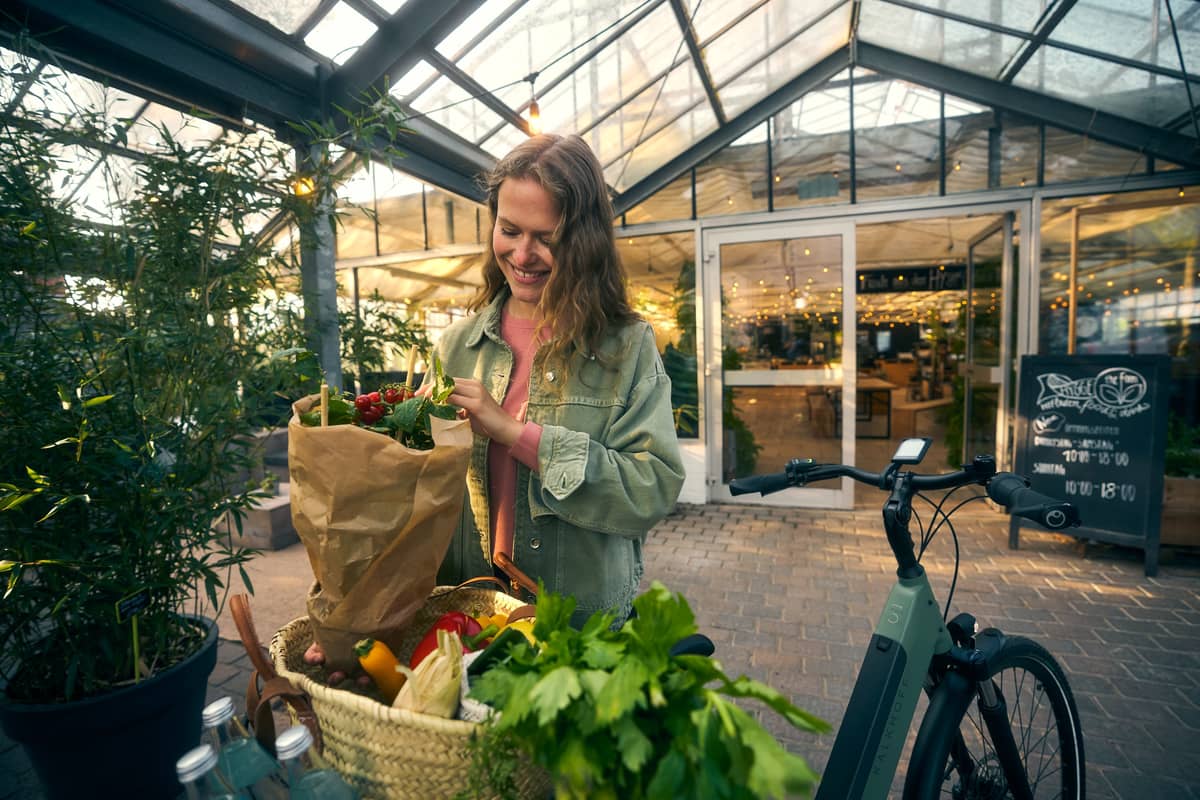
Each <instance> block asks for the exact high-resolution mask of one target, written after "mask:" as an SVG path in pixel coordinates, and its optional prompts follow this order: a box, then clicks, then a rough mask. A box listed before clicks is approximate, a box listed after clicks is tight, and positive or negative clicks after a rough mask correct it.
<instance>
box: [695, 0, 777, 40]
mask: <svg viewBox="0 0 1200 800" xmlns="http://www.w3.org/2000/svg"><path fill="white" fill-rule="evenodd" d="M770 4H771V0H721V2H714V0H688V3H687V10H688V17H689V18H690V19H691V20H692V29H693V30H694V31H696V39H697V40H698V41H700V42H707V41H708V40H709V39H711V38H712V37H713V36H715V35H716V34H717V32H718V31H720V30H721V28H723V27H725V26H726V25H728V24H730V23H731V22H733V21H734V20H735V19H737V18H738V17H739V16H741V15H742V14H745V13H747V12H748V11H750V10H751V9H754V8H756V7H758V8H761V7H762V6H764V5H770ZM776 5H782V4H781V3H776Z"/></svg>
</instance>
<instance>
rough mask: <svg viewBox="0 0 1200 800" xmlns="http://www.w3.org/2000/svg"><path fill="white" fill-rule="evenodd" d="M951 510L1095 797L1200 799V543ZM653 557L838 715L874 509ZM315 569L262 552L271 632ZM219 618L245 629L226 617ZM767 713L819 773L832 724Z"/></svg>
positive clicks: (975, 588) (766, 670)
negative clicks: (1067, 695)
mask: <svg viewBox="0 0 1200 800" xmlns="http://www.w3.org/2000/svg"><path fill="white" fill-rule="evenodd" d="M955 521H956V523H957V525H956V527H957V532H958V539H959V545H960V550H961V557H962V566H961V569H960V574H959V580H958V586H957V589H956V591H955V594H954V603H953V605H954V610H955V611H959V610H970V611H971V612H972V613H974V614H975V615H976V616H977V617H978V618H979V621H980V624H981V626H987V625H992V626H996V627H999V628H1001V629H1003V630H1005V631H1006V632H1008V633H1019V634H1024V635H1027V636H1030V637H1033V638H1036V639H1037V640H1039V641H1040V642H1042V643H1043V644H1044V645H1046V646H1047V647H1048V649H1049V650H1050V651H1051V652H1053V653H1054V654H1056V655H1057V656H1058V657H1059V659H1060V660H1061V662H1062V663H1063V665H1064V666H1065V668H1066V670H1067V674H1068V677H1069V680H1070V681H1071V684H1072V686H1073V688H1074V690H1075V694H1076V698H1077V700H1078V703H1079V709H1080V715H1081V717H1082V722H1083V730H1084V737H1085V743H1086V750H1087V763H1088V774H1087V781H1088V795H1089V797H1091V798H1096V799H1100V798H1154V799H1155V800H1174V799H1175V798H1179V799H1180V800H1198V799H1200V557H1198V556H1197V555H1196V554H1195V553H1192V552H1189V553H1184V552H1178V551H1176V552H1172V551H1164V552H1163V559H1162V565H1161V569H1160V571H1159V574H1158V576H1157V577H1154V578H1147V577H1145V576H1144V575H1143V572H1142V562H1141V554H1140V552H1137V551H1130V550H1122V549H1117V548H1110V547H1104V546H1099V545H1089V546H1086V547H1085V546H1083V545H1082V543H1080V542H1078V541H1076V540H1074V539H1070V538H1068V537H1063V536H1057V535H1051V534H1037V533H1032V532H1029V531H1025V532H1023V534H1022V547H1021V549H1020V550H1016V551H1012V550H1009V549H1008V546H1007V541H1008V540H1007V521H1006V518H1005V517H1003V516H1002V515H999V514H996V513H993V512H990V511H987V510H986V509H979V510H972V508H971V507H968V508H964V509H963V511H962V512H960V515H959V516H956V517H955ZM646 557H647V564H646V567H647V568H646V577H647V580H650V579H658V580H661V581H662V582H664V583H665V584H666V585H667V586H668V587H669V588H671V589H674V590H676V591H679V592H682V593H683V594H684V595H685V596H686V597H687V598H688V599H689V601H690V603H691V605H692V607H693V610H694V611H695V612H696V615H697V618H698V620H699V622H700V625H701V627H702V629H703V630H704V631H706V632H707V633H708V634H709V635H710V636H711V637H712V639H713V640H714V641H716V643H717V657H718V658H719V659H720V661H721V663H722V665H723V666H724V668H725V670H726V672H727V673H729V674H730V675H738V674H746V675H749V676H751V677H754V678H757V679H759V680H762V681H765V682H766V683H768V684H770V685H771V686H774V687H775V688H777V689H779V690H780V691H782V692H783V693H784V694H785V695H787V696H789V697H790V698H791V699H792V700H793V701H794V702H796V703H797V704H798V705H800V706H801V707H803V708H806V709H808V710H809V711H812V712H814V713H817V714H819V715H821V716H823V717H824V718H825V719H827V720H829V721H830V722H831V723H833V724H834V726H835V728H836V726H837V724H838V723H840V721H841V717H842V711H843V708H844V705H845V703H846V700H847V698H848V697H849V694H850V690H851V688H852V686H853V682H854V679H855V676H856V673H857V669H858V666H857V665H858V663H859V661H860V659H861V657H862V653H863V651H864V649H865V646H866V643H867V641H868V639H869V637H870V634H871V631H872V629H873V627H874V624H875V622H876V620H877V618H878V615H879V610H880V608H881V607H882V605H883V601H884V598H885V597H886V594H887V591H888V589H889V588H890V585H891V582H892V580H893V575H894V564H893V563H892V562H891V556H890V554H889V552H888V550H887V546H886V543H885V541H884V540H883V537H882V534H881V533H880V532H879V512H878V511H877V510H867V509H863V510H857V511H852V512H847V511H811V510H795V509H786V510H785V509H777V508H766V507H761V506H735V505H720V504H710V505H704V506H681V507H680V508H679V509H678V510H677V511H676V512H675V513H674V514H673V515H671V516H670V517H668V518H667V519H666V520H664V521H663V522H662V523H660V524H659V525H658V526H657V527H656V528H655V529H654V531H653V532H652V533H651V535H650V537H649V541H648V543H647V546H646ZM952 560H953V546H952V543H951V541H950V539H949V537H948V536H946V535H944V534H943V535H941V536H939V538H938V539H937V540H935V542H934V543H933V545H932V547H931V549H930V552H929V553H927V554H926V556H925V559H924V561H923V563H924V564H925V565H926V568H927V569H928V571H929V573H930V576H931V580H932V581H933V584H934V589H935V592H937V593H938V595H939V596H940V598H941V599H943V600H944V596H945V593H946V589H947V587H948V585H949V579H950V575H951V569H950V568H951V566H952ZM307 569H308V565H307V562H306V560H305V558H304V554H303V549H302V548H301V547H300V546H299V545H294V546H293V547H292V548H289V549H288V550H285V551H279V552H277V553H270V554H267V555H265V556H263V557H262V558H260V559H259V560H258V561H257V562H256V563H255V564H254V565H253V568H252V571H251V574H252V579H253V580H254V583H255V589H256V592H255V598H254V600H253V601H252V602H253V605H254V609H255V617H256V621H257V623H258V627H259V631H260V633H262V634H263V635H264V637H266V636H269V633H270V632H271V631H272V630H274V628H275V627H278V626H279V625H281V624H283V622H286V621H287V620H289V619H291V618H292V617H295V616H299V615H300V614H301V613H303V609H304V600H303V598H304V588H305V587H306V586H307V582H308V580H309V577H310V573H309V572H307ZM221 630H222V636H223V637H229V639H232V638H233V637H234V636H235V633H234V629H233V626H232V625H231V624H225V623H224V622H222V624H221ZM229 639H226V640H223V641H222V642H221V647H220V651H219V655H218V664H217V667H216V670H215V671H214V672H213V674H212V677H211V679H210V681H209V696H210V699H213V698H216V697H217V696H220V695H222V694H228V695H230V696H232V697H233V698H234V699H235V701H236V702H238V703H239V705H240V704H241V702H242V693H243V691H244V689H245V685H246V681H247V679H248V676H249V664H248V660H247V657H246V655H245V652H244V651H243V650H242V648H241V645H240V643H239V642H237V641H236V640H229ZM761 718H762V719H763V722H764V724H766V725H767V726H768V728H769V729H770V730H771V731H772V732H773V733H775V734H776V736H778V737H779V738H780V740H781V741H783V742H784V743H785V744H786V745H787V746H788V748H789V749H791V750H792V751H793V752H796V753H798V754H800V755H802V756H804V757H805V758H806V759H808V761H809V762H810V764H811V765H812V766H813V767H814V768H815V769H817V770H818V771H820V770H821V769H823V767H824V766H825V761H826V759H827V757H828V753H829V749H830V747H831V746H832V743H833V735H832V734H830V735H826V736H822V737H815V736H811V735H808V734H798V733H796V732H794V731H791V730H790V729H786V725H781V724H780V723H779V722H778V720H776V719H774V718H773V717H772V716H771V715H769V714H766V715H762V716H761ZM910 740H911V737H910ZM903 768H904V761H903V760H902V761H901V776H898V779H897V785H899V783H900V781H901V778H902V773H903ZM15 798H22V799H23V800H24V799H25V798H28V799H29V800H40V798H41V794H40V792H39V791H38V789H37V786H36V783H35V781H34V779H33V776H32V774H31V773H30V770H29V767H28V763H27V762H26V761H25V759H24V756H23V754H22V752H21V750H20V748H19V747H16V746H14V745H13V744H12V743H11V742H9V741H7V740H5V739H3V738H0V800H15Z"/></svg>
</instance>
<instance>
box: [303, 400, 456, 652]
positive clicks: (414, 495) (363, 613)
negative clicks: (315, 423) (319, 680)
mask: <svg viewBox="0 0 1200 800" xmlns="http://www.w3.org/2000/svg"><path fill="white" fill-rule="evenodd" d="M319 399H320V398H319V396H318V395H311V396H309V397H305V398H302V399H300V400H297V401H296V402H295V403H294V404H293V405H292V418H291V420H290V421H289V423H288V471H289V472H290V475H291V505H292V523H293V524H294V525H295V528H296V533H297V534H298V535H299V537H300V541H301V542H303V543H304V547H305V549H306V550H307V551H308V560H309V564H310V565H311V566H312V571H313V577H314V578H315V582H314V584H313V586H312V588H311V589H310V591H309V595H308V602H307V605H308V615H309V618H310V621H311V623H312V628H313V633H314V636H315V637H316V640H317V642H318V643H319V644H320V645H321V647H322V649H323V650H324V651H325V663H326V666H327V668H328V669H329V670H330V671H333V670H347V671H348V670H350V669H351V668H352V667H355V666H357V663H358V662H357V659H356V657H355V655H354V644H355V642H357V641H358V640H359V639H362V638H364V637H367V636H370V637H373V638H375V639H380V640H382V641H383V642H385V643H386V644H388V645H389V646H390V647H392V648H393V649H394V648H395V647H396V646H397V643H398V642H399V640H400V639H401V638H402V635H403V630H404V628H405V626H406V625H407V624H408V623H409V622H410V621H411V620H412V618H413V616H414V615H415V614H416V613H417V610H418V609H419V608H420V607H421V605H422V604H423V603H424V602H425V600H426V599H427V598H428V597H429V594H430V592H431V591H432V590H433V588H434V585H435V584H436V579H437V571H438V568H439V567H440V566H441V563H442V560H443V559H444V558H445V556H446V550H447V549H448V548H449V546H450V540H451V539H452V538H453V537H454V531H455V529H456V527H457V525H458V521H459V518H460V515H461V513H462V506H463V495H464V493H465V491H466V474H467V462H468V461H469V459H470V455H471V441H472V433H471V426H470V423H469V422H468V421H467V420H444V419H439V418H437V417H434V418H431V420H430V424H431V431H432V434H433V441H434V447H433V449H432V450H412V449H410V448H407V447H405V446H404V445H402V444H400V443H399V442H397V441H396V440H394V439H392V438H391V437H389V436H385V435H383V434H380V433H376V432H374V431H369V430H365V429H363V428H359V427H357V426H355V425H331V426H327V427H306V426H304V425H301V424H300V417H299V415H300V414H301V413H302V412H305V411H308V410H310V409H312V408H313V407H314V406H315V405H316V404H317V403H318V402H319Z"/></svg>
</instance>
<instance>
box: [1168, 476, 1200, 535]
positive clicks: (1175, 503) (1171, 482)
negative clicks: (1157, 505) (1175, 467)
mask: <svg viewBox="0 0 1200 800" xmlns="http://www.w3.org/2000/svg"><path fill="white" fill-rule="evenodd" d="M1159 542H1160V544H1163V545H1171V546H1174V547H1181V546H1182V547H1200V478H1171V477H1168V478H1165V479H1164V481H1163V510H1162V529H1161V534H1160V536H1159Z"/></svg>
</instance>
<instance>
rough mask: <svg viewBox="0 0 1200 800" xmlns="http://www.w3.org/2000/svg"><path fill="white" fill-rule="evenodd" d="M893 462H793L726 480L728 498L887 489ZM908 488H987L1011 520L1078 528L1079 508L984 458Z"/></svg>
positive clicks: (916, 479) (917, 478) (915, 479)
mask: <svg viewBox="0 0 1200 800" xmlns="http://www.w3.org/2000/svg"><path fill="white" fill-rule="evenodd" d="M898 466H899V465H896V464H893V465H891V466H890V467H888V469H886V470H884V471H883V472H868V471H867V470H864V469H859V468H858V467H851V466H847V465H845V464H817V463H816V462H815V461H813V460H812V459H799V458H793V459H792V460H791V461H789V462H788V463H787V467H786V468H785V469H784V471H783V472H776V473H771V474H768V475H754V476H750V477H747V478H735V479H734V480H732V481H730V482H729V492H730V494H734V495H739V494H749V493H751V492H759V493H760V494H763V495H767V494H771V493H772V492H778V491H781V490H783V489H787V488H789V487H792V486H805V485H807V484H809V483H812V482H813V481H824V480H830V479H832V478H842V477H847V478H853V479H854V480H856V481H858V482H859V483H864V484H867V485H868V486H874V487H876V488H878V489H884V490H890V489H891V488H892V486H893V484H894V483H895V479H896V475H897V474H898V472H899V469H898ZM908 478H909V485H910V486H911V487H912V488H913V489H914V490H916V491H920V490H922V489H952V488H955V487H958V486H967V485H968V484H977V485H979V486H984V487H986V488H987V493H988V497H990V498H992V499H993V500H995V501H996V502H997V503H999V504H1000V505H1002V506H1004V509H1005V511H1007V512H1008V513H1009V514H1011V515H1013V516H1017V517H1024V518H1025V519H1028V520H1031V521H1033V522H1036V523H1038V524H1039V525H1042V526H1043V527H1045V528H1049V529H1050V530H1054V531H1057V530H1062V529H1063V528H1067V527H1070V526H1073V525H1079V522H1080V520H1079V510H1078V509H1077V508H1075V506H1073V505H1071V504H1070V503H1067V502H1063V501H1061V500H1056V499H1054V498H1053V497H1047V496H1046V495H1044V494H1039V493H1038V492H1035V491H1033V490H1032V489H1030V488H1029V481H1027V480H1026V479H1024V478H1022V477H1021V476H1020V475H1015V474H1013V473H1011V472H1000V473H997V472H996V471H995V465H994V463H993V462H992V459H991V457H990V456H977V457H976V458H975V460H974V461H973V462H972V463H971V464H968V465H966V466H964V467H963V468H962V469H960V470H957V471H956V472H949V473H946V474H943V475H917V474H916V473H909V474H908Z"/></svg>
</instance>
